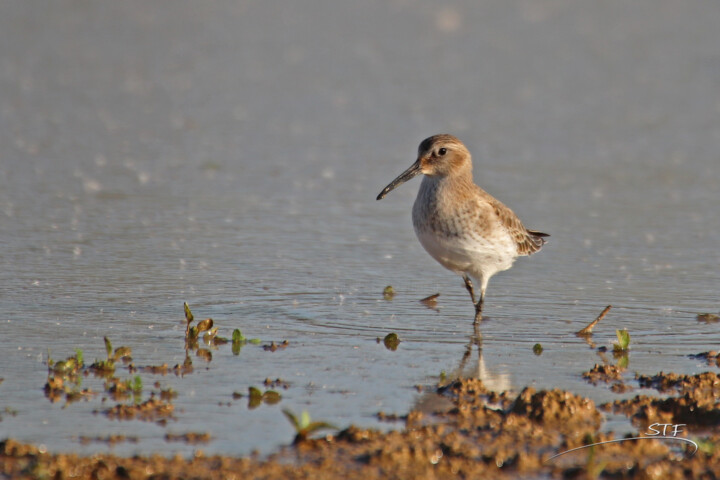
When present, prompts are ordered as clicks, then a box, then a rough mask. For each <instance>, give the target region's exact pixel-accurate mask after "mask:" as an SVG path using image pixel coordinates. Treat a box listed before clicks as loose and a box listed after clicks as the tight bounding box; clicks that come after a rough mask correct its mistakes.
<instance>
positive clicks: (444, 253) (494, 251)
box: [415, 229, 517, 279]
mask: <svg viewBox="0 0 720 480" xmlns="http://www.w3.org/2000/svg"><path fill="white" fill-rule="evenodd" d="M415 234H416V235H417V237H418V240H420V243H421V244H422V246H423V248H425V250H426V251H427V252H428V253H429V254H430V256H432V257H433V258H434V259H435V260H437V261H438V262H439V263H440V264H441V265H442V266H443V267H445V268H447V269H448V270H452V271H453V272H455V273H458V274H460V275H461V274H463V273H467V274H468V275H470V276H471V277H473V278H476V279H483V278H485V279H489V278H490V277H491V276H492V275H494V274H495V273H497V272H501V271H503V270H507V269H508V268H510V267H511V266H512V264H513V262H514V261H515V258H516V257H517V247H516V246H515V244H514V243H513V242H512V239H511V238H510V237H509V236H508V235H497V236H496V237H494V238H490V239H485V238H482V237H479V236H472V237H469V236H444V235H439V234H437V233H435V232H432V231H429V230H418V229H416V230H415Z"/></svg>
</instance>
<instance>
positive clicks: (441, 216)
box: [377, 134, 549, 323]
mask: <svg viewBox="0 0 720 480" xmlns="http://www.w3.org/2000/svg"><path fill="white" fill-rule="evenodd" d="M421 173H422V174H424V175H425V177H424V178H423V180H422V183H421V184H420V190H419V191H418V195H417V198H416V199H415V204H414V205H413V211H412V218H413V226H414V227H415V234H416V235H417V237H418V240H420V243H421V244H422V246H423V247H424V248H425V250H426V251H427V252H428V253H429V254H430V255H431V256H432V257H433V258H434V259H435V260H437V261H438V262H439V263H440V264H441V265H442V266H443V267H445V268H447V269H448V270H452V271H453V272H455V273H457V274H458V275H461V276H462V277H463V280H464V281H465V288H467V290H468V292H469V293H470V297H471V298H472V301H473V304H474V305H475V323H478V322H479V321H480V320H482V308H483V302H484V300H485V289H486V288H487V284H488V281H489V280H490V277H492V276H493V275H495V274H496V273H497V272H502V271H503V270H507V269H509V268H510V267H511V266H512V264H513V262H514V261H515V259H516V258H517V257H518V256H524V255H531V254H533V253H535V252H537V251H538V250H540V249H541V248H542V246H543V244H545V238H544V237H548V236H549V235H548V234H547V233H541V232H537V231H535V230H528V229H526V228H525V227H524V226H523V224H522V222H520V219H519V218H518V217H517V216H516V215H515V213H513V211H512V210H510V209H509V208H508V207H506V206H505V205H503V204H502V203H501V202H500V201H499V200H496V199H495V198H494V197H493V196H492V195H490V194H489V193H487V192H486V191H485V190H483V189H482V188H480V187H478V186H477V185H475V183H474V182H473V176H472V160H471V156H470V152H469V151H468V149H467V147H465V145H464V144H463V143H462V142H461V141H460V140H458V139H457V138H456V137H454V136H452V135H447V134H441V135H433V136H432V137H429V138H426V139H425V140H423V141H422V142H421V143H420V146H419V147H418V157H417V160H416V161H415V163H413V164H412V165H411V166H410V168H408V169H407V170H405V171H404V172H403V173H401V174H400V175H399V176H398V177H397V178H396V179H395V180H393V181H392V182H390V184H389V185H388V186H387V187H385V188H384V189H383V191H382V192H380V195H378V196H377V199H378V200H381V199H382V198H384V197H385V195H387V194H388V193H389V192H390V191H391V190H393V189H394V188H396V187H397V186H399V185H401V184H402V183H405V182H407V181H408V180H410V179H411V178H413V177H415V176H416V175H419V174H421ZM471 278H472V280H475V281H476V282H477V283H478V284H479V285H480V298H479V299H478V300H477V302H476V301H475V291H474V289H473V283H472V280H471Z"/></svg>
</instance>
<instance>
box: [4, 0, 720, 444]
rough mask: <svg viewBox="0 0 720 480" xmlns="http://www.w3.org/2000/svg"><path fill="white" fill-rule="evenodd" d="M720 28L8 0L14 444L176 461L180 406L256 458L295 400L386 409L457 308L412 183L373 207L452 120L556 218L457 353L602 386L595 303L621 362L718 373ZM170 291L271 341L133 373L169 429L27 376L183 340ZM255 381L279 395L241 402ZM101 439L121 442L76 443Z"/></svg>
mask: <svg viewBox="0 0 720 480" xmlns="http://www.w3.org/2000/svg"><path fill="white" fill-rule="evenodd" d="M719 24H720V4H718V3H717V2H712V1H688V2H674V1H665V0H636V1H633V2H624V1H619V0H618V1H605V2H594V1H590V0H582V1H574V0H573V1H570V0H542V1H538V0H527V1H506V0H486V1H482V2H473V1H469V0H468V1H465V0H459V1H454V2H446V3H443V4H440V3H438V2H431V1H426V0H394V1H389V2H388V1H375V0H373V1H367V2H334V1H330V0H308V1H304V2H254V1H210V2H185V1H180V2H172V3H168V2H153V1H151V2H148V1H139V0H138V1H128V2H112V1H98V2H86V1H79V0H58V1H53V2H26V1H22V0H8V1H4V2H2V3H1V4H0V45H2V49H1V51H0V312H2V317H1V318H0V377H2V378H3V379H4V381H3V382H2V384H0V416H2V421H0V437H8V436H10V437H14V438H18V439H20V440H24V441H30V442H35V443H42V444H45V445H46V446H47V447H48V448H51V449H53V450H55V451H81V452H86V453H90V452H94V451H106V450H108V449H109V450H111V451H113V452H115V453H119V454H133V453H148V452H158V453H162V454H171V453H174V452H177V453H181V454H189V453H191V452H192V450H193V449H195V448H197V447H195V446H192V445H184V444H178V443H168V442H165V441H163V439H164V435H165V434H166V433H168V432H171V433H183V432H188V431H195V432H208V433H210V434H211V435H212V437H213V440H212V441H211V442H210V443H208V444H207V445H203V446H202V448H203V449H204V450H205V451H206V452H207V453H227V454H247V453H249V452H250V451H252V450H253V449H257V450H259V451H260V452H270V451H273V450H274V449H275V448H277V447H278V446H279V445H282V444H287V443H289V442H290V440H291V439H292V436H293V431H292V428H291V426H290V424H289V423H288V422H287V420H286V419H285V418H284V416H283V415H282V413H281V408H289V409H291V410H293V411H295V412H298V413H299V412H300V411H302V410H308V411H309V412H310V414H311V415H312V416H313V418H316V419H322V420H326V421H330V422H333V423H336V424H338V425H339V426H347V425H349V424H351V423H354V424H357V425H363V426H375V427H378V428H392V427H393V425H388V424H384V423H379V422H378V421H377V419H376V417H375V415H376V413H377V412H379V411H384V412H388V413H398V414H402V413H405V412H407V411H408V409H410V408H411V407H412V406H413V404H421V403H423V402H425V401H426V400H427V399H426V397H425V396H424V394H423V393H420V392H418V391H417V390H416V389H415V386H416V385H428V384H432V383H434V382H435V381H437V379H438V378H439V376H440V374H441V372H445V373H446V374H447V375H451V374H454V373H457V371H456V370H457V368H458V365H459V364H460V363H461V359H462V358H463V355H464V353H465V352H466V347H467V346H468V343H469V341H470V338H471V336H472V333H473V332H472V326H471V323H472V315H473V310H472V305H471V304H470V301H469V299H468V296H467V292H466V291H465V289H464V288H463V285H462V281H461V279H460V278H459V277H457V276H455V275H453V274H452V273H450V272H448V271H445V270H444V269H443V268H442V267H440V266H439V265H437V264H436V263H435V262H434V261H433V260H432V259H431V258H430V257H429V256H428V255H427V254H426V253H425V252H424V251H423V250H422V247H421V246H420V245H419V243H418V242H417V240H416V239H415V236H414V233H413V231H412V225H411V221H410V209H411V205H412V201H413V199H414V196H415V194H416V191H417V186H418V183H419V182H418V181H413V182H410V183H408V184H407V185H404V186H403V187H402V188H400V189H398V190H397V191H395V192H393V193H392V195H390V196H388V198H386V199H385V200H383V201H382V202H376V201H375V196H376V195H377V194H378V192H379V191H380V190H381V189H382V187H384V186H385V185H386V184H387V183H388V182H389V181H390V180H392V179H393V178H394V177H395V176H396V175H397V174H398V173H400V172H401V171H402V170H404V169H405V168H406V167H407V166H409V165H410V164H411V163H412V162H413V161H414V159H415V152H416V148H417V144H418V143H419V142H420V141H421V140H422V139H423V138H425V137H427V136H429V135H431V134H435V133H441V132H447V133H452V134H455V135H457V136H458V137H460V138H461V139H462V140H463V141H464V142H465V143H466V144H467V145H468V146H469V148H470V150H471V152H473V154H474V156H473V159H474V166H475V168H474V174H475V179H476V181H477V183H478V184H480V185H481V186H483V187H484V188H485V189H486V190H487V191H489V192H490V193H491V194H493V195H494V196H496V197H497V198H499V199H500V200H502V201H503V202H505V203H506V204H508V205H509V206H511V207H512V208H513V209H514V210H515V211H516V213H518V215H519V216H520V217H521V218H522V219H523V221H524V222H525V224H526V225H527V226H528V227H529V228H533V229H538V230H541V231H544V232H548V233H550V234H551V235H552V237H551V238H550V242H549V243H548V245H546V247H545V248H544V249H543V251H542V252H541V253H539V254H538V255H536V256H533V257H531V258H530V259H520V260H518V262H517V263H516V264H515V266H514V267H513V269H512V270H510V271H509V272H506V273H503V274H500V275H497V276H495V277H494V278H493V280H492V281H491V283H490V287H489V289H488V297H487V302H486V315H487V320H486V321H485V322H484V323H483V324H482V326H481V332H482V336H483V344H482V359H481V360H480V359H478V356H477V351H476V350H473V353H472V356H471V358H472V359H471V360H470V361H469V362H468V364H467V365H466V366H465V369H464V374H466V375H483V376H484V378H485V379H486V380H487V381H488V382H489V383H490V384H492V385H494V386H496V387H497V388H512V389H513V390H515V391H519V390H521V389H522V388H523V387H525V386H526V385H532V386H534V387H535V388H553V387H561V388H566V389H570V390H572V391H574V392H577V393H580V394H583V395H588V396H590V397H591V398H593V399H594V400H595V401H596V402H603V401H607V400H611V399H615V398H620V397H622V396H621V395H616V394H614V393H612V392H610V390H609V388H608V387H606V386H592V385H590V384H588V383H587V382H586V381H584V380H583V379H582V377H581V372H583V371H585V370H589V369H590V368H591V367H592V366H593V364H594V363H596V362H602V361H603V359H602V358H600V356H598V355H597V354H596V351H595V350H592V349H590V347H589V346H588V345H587V344H586V343H585V342H584V341H583V340H581V339H579V338H577V337H575V335H574V334H573V332H575V331H576V330H578V329H580V328H582V327H583V326H584V325H585V324H587V323H588V322H589V321H591V320H592V319H593V318H595V317H596V316H597V315H598V314H599V313H600V311H602V309H603V308H604V307H605V306H606V305H608V304H612V305H613V306H614V308H613V309H612V310H611V312H610V313H609V314H608V316H607V317H606V318H605V319H604V320H603V321H602V322H601V323H600V324H599V326H598V327H596V330H595V335H594V337H593V341H594V342H595V343H596V344H597V345H605V346H608V347H609V346H610V345H611V342H612V340H614V338H615V329H619V328H627V329H628V330H629V332H630V333H631V336H632V343H631V352H630V356H629V373H628V376H629V377H632V372H636V371H637V372H641V373H649V374H654V373H657V372H658V371H661V370H664V371H675V372H679V373H692V372H700V371H704V370H706V369H708V368H709V367H707V366H705V365H704V362H703V361H702V360H696V359H692V358H690V357H689V356H688V355H690V354H695V353H700V352H703V351H707V350H709V349H713V348H717V345H718V342H719V341H720V334H719V332H718V325H717V324H712V323H709V324H708V323H702V322H698V321H697V319H696V316H697V314H698V313H704V312H712V313H718V311H719V310H720V307H719V302H718V285H719V284H720V283H719V280H720V272H719V270H718V267H719V265H720V253H719V250H718V246H719V244H718V232H720V215H718V207H719V199H720V187H719V184H720V162H719V159H718V157H719V156H720V48H718V47H719V46H720V29H718V28H717V26H718V25H719ZM386 285H392V286H393V287H394V289H395V291H396V295H395V297H394V298H393V299H392V300H385V299H384V298H383V294H382V292H383V288H384V287H385V286H386ZM434 293H440V294H441V295H440V297H439V299H438V300H439V303H438V308H437V309H436V310H433V309H430V308H427V307H425V306H424V305H422V304H421V303H419V302H418V300H419V299H421V298H423V297H426V296H428V295H430V294H434ZM184 301H187V302H188V303H189V304H190V306H191V307H192V309H193V311H194V313H195V315H196V316H197V317H198V318H205V317H212V318H213V319H214V320H215V322H216V325H218V326H219V327H220V335H223V336H230V335H231V333H232V330H233V329H235V328H239V329H241V330H242V332H243V334H244V335H245V336H247V337H256V338H260V339H261V340H262V341H263V344H265V345H267V344H269V343H270V342H271V341H275V342H281V341H283V340H288V341H289V346H288V347H287V348H284V349H279V350H277V351H275V352H270V351H265V350H264V349H263V348H262V347H261V346H255V345H247V346H246V347H244V348H243V349H242V351H241V352H240V354H239V355H237V356H236V355H233V354H232V352H231V349H230V347H229V346H228V345H226V346H222V347H220V348H218V349H217V350H215V351H213V358H212V361H210V362H205V361H204V360H202V359H201V358H197V357H193V363H194V365H195V372H194V373H193V374H190V375H186V376H184V377H183V376H176V375H174V374H169V375H167V376H159V375H150V374H142V375H141V376H142V378H143V382H144V385H145V389H144V394H143V395H144V397H143V398H147V395H148V394H149V392H150V391H152V390H153V389H154V388H153V383H154V382H156V381H157V382H159V383H160V385H161V386H162V388H168V387H169V388H173V389H174V390H176V391H177V392H178V397H177V399H176V400H175V401H174V404H175V406H176V415H175V417H176V419H175V420H172V421H170V422H169V423H168V425H166V426H160V425H157V424H155V423H152V422H140V421H130V422H120V421H116V420H115V421H113V420H109V419H107V418H106V417H105V416H104V415H102V414H94V413H93V412H94V411H97V410H103V409H104V408H107V407H109V406H110V405H112V403H113V402H112V401H110V400H107V401H106V402H103V401H102V397H103V396H104V395H100V396H97V397H93V398H91V399H89V400H88V401H81V402H76V403H70V404H65V402H64V401H60V402H57V403H50V402H49V400H48V399H47V398H45V396H44V393H43V385H44V384H45V382H46V379H47V366H46V364H45V362H46V361H47V352H48V349H50V351H51V355H52V356H53V357H54V358H55V359H61V358H65V357H67V356H69V355H72V354H73V353H74V351H75V349H76V348H80V349H82V350H83V352H84V356H85V360H86V362H88V363H89V362H91V361H92V360H93V359H95V358H103V357H104V356H105V353H104V346H103V340H102V339H103V337H104V336H108V337H109V338H110V339H111V340H112V341H113V343H114V344H115V345H116V346H120V345H127V346H130V347H131V348H132V349H133V358H134V363H135V364H136V365H157V364H162V363H168V364H169V365H170V366H172V365H174V364H177V363H182V361H183V359H184V358H185V351H184V348H183V345H184V343H183V335H184V324H183V311H182V304H183V302H184ZM390 332H396V333H397V334H398V335H399V336H400V339H401V340H402V343H401V344H400V346H399V348H398V349H397V350H396V351H391V350H388V349H386V348H385V347H384V346H383V344H382V343H377V341H376V339H377V338H378V337H380V338H382V337H384V336H385V335H386V334H388V333H390ZM535 343H541V344H542V346H543V347H544V352H543V353H542V355H540V356H535V355H534V354H533V351H532V347H533V345H534V344H535ZM608 361H611V362H612V361H613V359H612V357H611V356H609V359H608ZM118 375H120V376H121V377H123V378H125V377H127V378H130V377H131V375H130V374H129V373H127V371H126V370H124V369H118ZM268 377H269V378H272V379H275V378H278V377H279V378H281V379H283V380H285V381H286V382H288V384H289V388H287V389H286V390H283V389H281V390H280V393H281V394H282V396H283V398H282V401H281V402H280V404H278V405H274V406H273V405H262V406H260V407H258V408H255V409H249V408H248V406H247V400H246V399H234V398H233V397H232V394H233V392H243V393H244V392H246V391H247V389H248V387H249V386H258V387H261V388H263V387H262V382H263V380H264V379H266V378H268ZM85 383H86V386H89V387H91V388H93V389H94V390H98V391H101V392H102V383H101V382H100V381H98V380H93V379H92V378H91V377H90V378H88V379H87V380H86V381H85ZM155 390H157V389H155ZM633 393H637V390H636V392H631V393H628V394H625V395H632V394H633ZM644 393H651V392H644ZM606 427H607V428H610V429H615V430H616V431H619V432H622V431H623V429H628V430H631V427H630V425H629V424H627V423H626V422H623V421H621V420H619V419H614V418H613V417H608V423H607V425H606ZM108 434H125V435H128V436H133V437H137V439H138V441H137V443H119V444H117V445H115V446H113V447H108V446H106V445H105V444H104V443H98V442H91V443H90V444H87V445H85V444H81V443H80V441H79V437H81V436H89V437H93V436H104V435H108Z"/></svg>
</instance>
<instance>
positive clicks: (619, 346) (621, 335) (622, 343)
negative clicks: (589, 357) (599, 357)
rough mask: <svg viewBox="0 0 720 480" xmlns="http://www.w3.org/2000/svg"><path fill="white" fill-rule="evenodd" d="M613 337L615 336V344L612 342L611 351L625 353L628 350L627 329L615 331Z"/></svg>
mask: <svg viewBox="0 0 720 480" xmlns="http://www.w3.org/2000/svg"><path fill="white" fill-rule="evenodd" d="M615 335H617V339H618V341H617V343H614V342H613V351H614V352H626V351H628V349H629V348H630V334H629V333H628V331H627V329H622V330H615Z"/></svg>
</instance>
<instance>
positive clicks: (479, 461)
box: [0, 366, 720, 479]
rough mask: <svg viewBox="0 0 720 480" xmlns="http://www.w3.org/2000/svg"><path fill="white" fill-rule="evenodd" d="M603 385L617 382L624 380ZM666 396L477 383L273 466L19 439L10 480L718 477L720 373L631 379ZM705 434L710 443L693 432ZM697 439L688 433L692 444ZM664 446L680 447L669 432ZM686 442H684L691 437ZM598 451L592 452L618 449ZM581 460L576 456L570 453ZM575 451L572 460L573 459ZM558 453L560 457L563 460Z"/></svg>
mask: <svg viewBox="0 0 720 480" xmlns="http://www.w3.org/2000/svg"><path fill="white" fill-rule="evenodd" d="M593 370H595V371H596V372H595V374H596V375H599V376H600V377H602V376H606V377H608V380H609V381H618V379H617V372H615V371H614V369H612V368H611V369H605V368H603V367H599V366H596V367H595V368H594V369H593ZM631 381H632V382H637V384H638V387H639V388H651V389H655V390H657V391H658V392H659V393H661V394H662V395H666V396H661V397H650V396H648V395H637V396H635V397H633V398H632V399H629V400H618V401H615V402H611V403H607V404H604V405H601V406H600V407H597V406H596V405H595V404H594V402H593V401H592V400H590V399H587V398H584V397H581V396H578V395H575V394H573V393H570V392H567V391H563V390H557V389H555V390H541V391H536V390H535V389H533V388H531V387H528V388H525V389H524V390H522V391H521V392H520V393H519V394H513V393H510V392H500V393H498V392H492V391H490V390H488V389H487V388H486V387H485V385H484V384H483V383H482V381H480V380H478V379H459V380H454V381H452V382H450V383H447V384H444V385H438V386H435V387H434V388H427V389H425V390H424V391H423V393H422V395H429V396H439V397H442V399H444V400H445V401H446V402H449V405H446V407H445V408H443V409H441V411H438V412H417V411H411V412H409V413H408V414H407V415H404V416H398V417H395V418H393V420H395V421H404V422H405V425H404V426H403V428H401V429H399V430H396V431H390V432H379V431H377V430H373V429H362V428H357V427H354V426H350V427H348V428H346V429H344V430H342V431H339V432H337V433H334V434H326V435H324V436H322V437H319V438H307V439H306V438H303V439H301V440H300V441H296V443H295V444H294V445H293V446H289V447H285V448H283V449H281V450H280V451H278V452H276V453H274V454H272V455H270V456H269V457H267V458H263V459H261V458H258V457H256V456H250V457H244V458H232V457H224V456H205V455H204V454H203V453H202V451H201V450H197V451H196V454H195V456H194V457H193V458H180V457H174V458H165V457H161V456H148V457H143V456H137V457H133V458H122V457H116V456H113V455H93V456H88V457H83V456H79V455H75V454H52V453H48V452H45V451H44V450H43V449H42V448H41V447H38V446H34V445H25V444H21V443H19V442H16V441H14V440H5V441H3V442H2V443H0V475H2V476H5V477H8V478H58V479H60V478H81V479H85V478H87V479H90V478H107V479H126V478H133V479H135V478H164V479H174V478H178V479H179V478H320V479H324V478H327V479H330V478H333V479H334V478H363V479H374V478H428V479H434V478H438V479H439V478H500V479H502V478H641V479H646V478H648V479H649V478H663V479H666V478H670V479H673V478H718V476H720V450H719V449H717V448H716V446H717V445H718V444H720V443H719V442H720V435H718V434H717V433H714V432H713V430H712V428H710V430H709V431H708V426H710V427H712V426H713V425H717V424H718V422H720V408H717V404H716V399H717V395H718V392H719V391H720V378H719V376H718V375H717V374H714V373H703V374H700V375H694V376H691V375H676V374H663V373H660V374H658V375H655V376H638V377H637V378H636V379H634V380H631ZM602 411H614V412H616V413H621V414H623V415H626V416H627V417H628V418H629V419H631V421H632V423H633V425H635V426H636V427H638V429H639V430H638V434H637V435H630V437H646V436H648V435H650V434H651V432H648V434H647V435H646V434H643V433H642V432H646V428H647V426H649V425H651V424H653V423H660V424H686V426H687V427H688V428H689V427H693V426H694V427H698V428H699V427H700V426H702V429H700V430H693V429H686V430H683V432H682V433H681V434H680V436H684V435H689V438H691V439H693V441H694V442H695V443H696V444H697V445H698V449H697V451H695V447H694V446H693V445H692V444H690V442H672V441H667V440H668V439H667V438H660V439H658V438H641V439H640V440H638V439H630V438H628V439H627V440H623V437H615V436H614V434H613V433H612V432H603V431H602V424H603V414H602ZM695 431H698V432H699V431H704V432H705V433H699V434H697V433H695ZM688 432H690V433H688ZM666 436H670V434H669V433H667V435H666ZM683 438H684V437H683ZM169 440H172V441H185V442H190V443H194V444H202V443H204V442H206V441H209V440H210V436H209V435H207V434H198V433H188V434H181V433H178V434H173V436H172V438H170V439H169ZM611 441H614V442H612V443H604V444H601V445H595V446H592V447H588V445H590V444H598V443H600V442H611ZM572 449H577V450H575V451H571V452H568V451H569V450H572ZM564 452H567V453H564ZM559 454H560V455H559Z"/></svg>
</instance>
